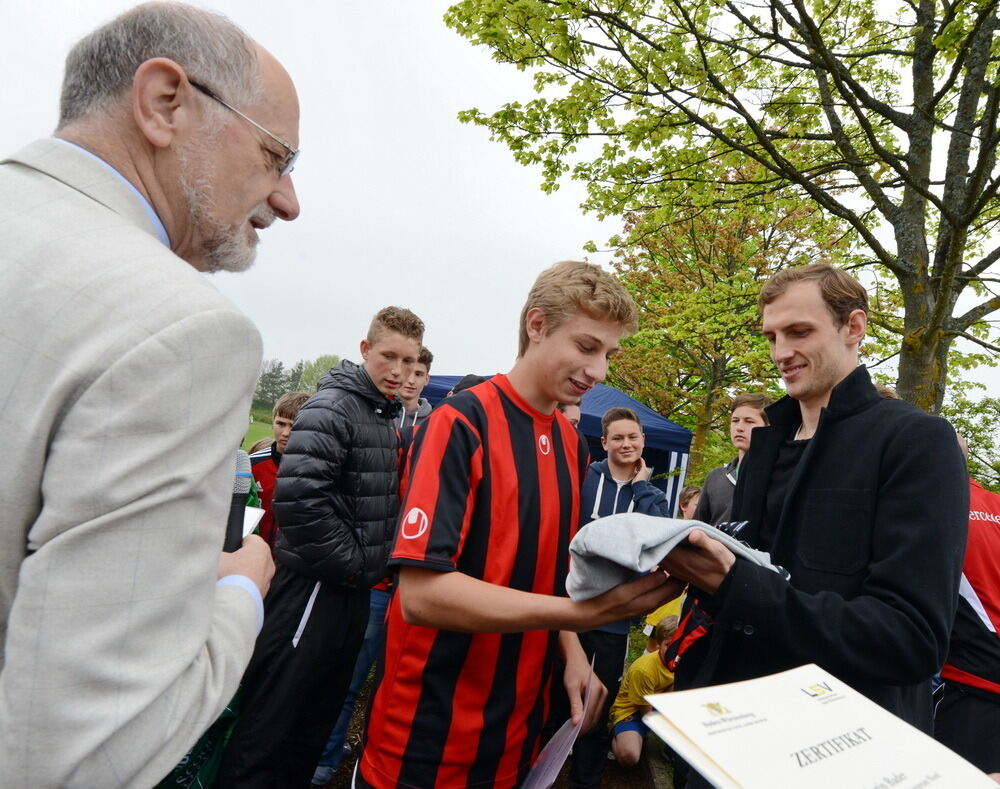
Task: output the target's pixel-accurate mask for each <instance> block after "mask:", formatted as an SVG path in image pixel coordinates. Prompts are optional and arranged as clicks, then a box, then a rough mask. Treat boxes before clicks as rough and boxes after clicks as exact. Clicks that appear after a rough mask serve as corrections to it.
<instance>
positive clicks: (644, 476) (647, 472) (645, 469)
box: [632, 457, 653, 482]
mask: <svg viewBox="0 0 1000 789" xmlns="http://www.w3.org/2000/svg"><path fill="white" fill-rule="evenodd" d="M652 476H653V469H651V468H650V467H649V466H647V465H646V461H645V459H644V458H642V457H640V458H639V459H638V460H637V461H636V462H635V476H633V477H632V481H633V482H639V481H642V482H649V478H650V477H652Z"/></svg>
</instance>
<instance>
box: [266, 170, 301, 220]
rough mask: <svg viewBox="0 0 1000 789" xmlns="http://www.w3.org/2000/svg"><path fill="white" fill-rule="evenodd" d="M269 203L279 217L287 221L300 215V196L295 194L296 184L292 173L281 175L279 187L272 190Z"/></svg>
mask: <svg viewBox="0 0 1000 789" xmlns="http://www.w3.org/2000/svg"><path fill="white" fill-rule="evenodd" d="M267 204H268V205H269V206H271V210H272V211H274V215H275V216H276V217H278V219H284V220H285V221H286V222H291V221H292V220H293V219H295V218H296V217H297V216H298V215H299V198H298V197H296V195H295V184H293V183H292V176H291V175H290V174H289V175H283V176H281V178H280V179H279V180H278V188H277V189H275V190H274V191H273V192H271V194H270V196H269V197H268V198H267Z"/></svg>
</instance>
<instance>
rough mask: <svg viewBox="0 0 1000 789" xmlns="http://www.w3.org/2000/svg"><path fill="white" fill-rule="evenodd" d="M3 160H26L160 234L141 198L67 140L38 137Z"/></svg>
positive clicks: (140, 225)
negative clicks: (64, 141)
mask: <svg viewBox="0 0 1000 789" xmlns="http://www.w3.org/2000/svg"><path fill="white" fill-rule="evenodd" d="M3 162H4V163H6V162H15V163H17V164H22V165H25V166H26V167H31V168H32V169H34V170H38V171H39V172H41V173H44V174H45V175H48V176H49V177H51V178H55V179H56V180H58V181H61V182H62V183H64V184H66V185H67V186H69V187H71V188H73V189H76V190H77V191H78V192H82V193H83V194H85V195H87V197H89V198H91V199H92V200H95V201H97V202H98V203H100V204H101V205H103V206H105V207H106V208H109V209H110V210H112V211H114V212H115V213H116V214H118V215H120V216H122V217H124V218H126V219H128V220H129V221H130V222H132V223H133V224H135V225H136V226H138V227H140V228H142V229H143V230H145V231H146V232H148V233H150V234H151V235H153V236H155V235H156V228H155V227H154V226H153V223H152V222H151V221H150V219H149V216H148V214H147V213H146V209H145V206H143V205H142V203H141V202H140V200H139V198H138V197H136V196H135V194H133V193H132V191H131V190H130V189H129V188H128V187H127V186H125V184H123V183H122V182H121V181H120V180H119V179H118V178H117V177H116V176H115V174H114V173H112V172H111V171H110V170H108V169H107V168H106V167H104V166H102V165H101V163H100V162H95V161H94V160H93V159H91V158H90V157H89V156H86V155H84V154H82V153H81V152H80V151H77V150H75V149H74V148H71V147H70V146H69V145H66V144H65V143H62V142H59V141H58V140H52V139H45V140H35V142H33V143H31V144H30V145H27V146H26V147H24V148H22V149H21V150H20V151H18V152H17V153H16V154H14V155H12V156H9V157H7V158H6V159H4V160H3Z"/></svg>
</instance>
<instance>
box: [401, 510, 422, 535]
mask: <svg viewBox="0 0 1000 789" xmlns="http://www.w3.org/2000/svg"><path fill="white" fill-rule="evenodd" d="M428 524H429V519H428V517H427V513H426V512H424V511H423V510H422V509H420V508H419V507H414V508H413V509H411V510H410V511H409V512H408V513H406V517H405V518H403V523H402V525H401V526H400V529H399V533H400V535H401V536H402V537H403V539H406V540H415V539H417V538H418V537H420V536H422V535H423V533H424V532H425V531H427V526H428Z"/></svg>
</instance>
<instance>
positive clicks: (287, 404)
mask: <svg viewBox="0 0 1000 789" xmlns="http://www.w3.org/2000/svg"><path fill="white" fill-rule="evenodd" d="M308 399H309V393H308V392H287V393H285V394H283V395H282V396H281V397H279V398H278V402H277V403H275V404H274V411H272V413H271V429H272V430H273V431H274V441H273V442H272V443H271V446H269V447H265V448H264V449H262V450H260V451H259V452H254V453H253V454H252V455H250V467H251V470H252V471H253V478H254V482H256V483H257V490H258V492H259V493H260V506H261V509H263V510H264V516H263V517H262V518H261V519H260V526H258V532H259V533H260V536H261V537H263V538H264V541H265V542H266V543H267V544H268V545H269V546H270V547H271V553H274V539H275V537H276V536H277V529H276V528H275V523H274V513H273V512H272V511H271V499H272V498H274V480H275V478H276V477H277V476H278V466H279V465H280V464H281V455H282V453H283V452H284V451H285V445H286V444H287V443H288V437H289V436H290V435H291V434H292V423H293V422H294V421H295V416H296V415H297V414H298V413H299V409H300V408H302V404H303V403H304V402H305V401H306V400H308Z"/></svg>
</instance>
